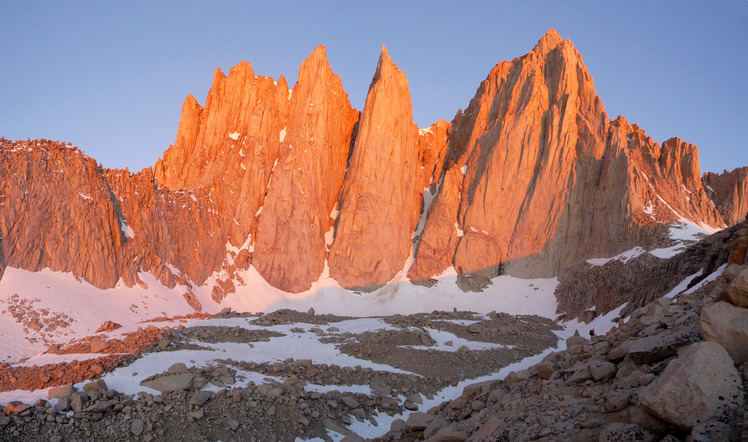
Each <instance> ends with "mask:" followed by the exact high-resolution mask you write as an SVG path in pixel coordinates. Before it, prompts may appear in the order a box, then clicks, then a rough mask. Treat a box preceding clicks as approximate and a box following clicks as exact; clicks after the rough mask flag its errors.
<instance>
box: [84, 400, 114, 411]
mask: <svg viewBox="0 0 748 442" xmlns="http://www.w3.org/2000/svg"><path fill="white" fill-rule="evenodd" d="M117 404H118V401H117V400H116V399H112V400H110V401H98V402H94V403H93V404H91V405H89V406H88V407H86V408H85V409H84V410H83V411H85V412H87V413H105V412H107V411H111V410H112V409H113V408H114V406H115V405H117Z"/></svg>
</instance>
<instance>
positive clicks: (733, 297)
mask: <svg viewBox="0 0 748 442" xmlns="http://www.w3.org/2000/svg"><path fill="white" fill-rule="evenodd" d="M719 299H720V300H724V301H727V302H729V303H730V304H733V305H736V306H738V307H743V308H748V267H743V270H741V271H740V273H738V275H737V276H736V277H735V279H733V281H732V283H730V285H729V286H728V287H727V290H725V291H724V292H722V294H720V296H719Z"/></svg>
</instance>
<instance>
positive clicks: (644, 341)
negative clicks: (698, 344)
mask: <svg viewBox="0 0 748 442" xmlns="http://www.w3.org/2000/svg"><path fill="white" fill-rule="evenodd" d="M696 339H698V334H696V333H694V332H693V331H692V330H690V329H686V330H681V331H670V330H666V331H663V332H662V333H659V334H656V335H653V336H647V337H646V338H641V339H638V340H636V341H634V342H633V343H632V344H631V345H630V346H629V350H628V355H629V356H630V357H631V359H632V360H633V361H634V362H636V363H637V364H650V363H652V362H657V361H661V360H663V359H665V358H668V357H670V356H675V355H676V354H677V352H678V348H679V347H682V346H684V345H688V344H690V343H692V342H694V341H695V340H696Z"/></svg>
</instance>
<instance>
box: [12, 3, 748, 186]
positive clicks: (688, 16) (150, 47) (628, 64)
mask: <svg viewBox="0 0 748 442" xmlns="http://www.w3.org/2000/svg"><path fill="white" fill-rule="evenodd" d="M550 28H555V29H556V30H557V31H558V32H559V33H560V34H561V36H562V37H563V38H568V39H570V40H571V41H572V42H573V43H574V45H575V47H576V48H577V49H578V50H579V52H580V53H581V55H582V58H583V60H584V62H585V64H586V65H587V67H588V69H589V72H590V74H591V75H592V77H593V78H594V80H595V87H596V90H597V93H598V95H599V96H600V98H601V99H602V101H603V103H604V105H605V109H606V111H607V113H608V116H609V117H610V118H611V119H615V118H616V117H617V116H618V115H623V116H624V117H625V118H626V119H627V120H628V121H629V122H631V123H636V124H638V125H639V126H641V127H642V128H643V129H645V130H646V131H647V134H648V135H649V136H651V137H652V138H653V139H654V140H655V141H658V142H660V143H661V142H662V141H664V140H666V139H668V138H670V137H673V136H678V137H681V138H683V139H684V140H685V141H688V142H691V143H694V144H696V145H697V146H698V147H699V150H700V155H701V170H702V172H705V171H715V172H721V171H722V170H723V169H730V170H731V169H733V168H735V167H738V166H746V165H748V145H746V141H745V137H744V132H745V129H746V128H747V127H748V110H747V109H748V86H747V85H746V78H748V1H747V0H698V1H692V0H677V1H671V0H661V1H656V2H652V1H627V2H600V1H576V2H571V1H565V2H558V1H552V2H551V1H521V2H520V1H516V2H515V1H511V2H510V1H497V0H492V1H456V0H455V1H449V2H447V1H430V2H426V1H376V2H359V1H296V2H291V1H211V2H198V1H156V2H153V1H139V0H135V1H127V2H125V1H122V2H101V1H96V2H94V1H90V2H86V1H75V0H73V1H66V2H60V1H29V2H21V1H16V2H14V1H5V2H0V78H2V81H0V136H3V137H5V138H8V139H13V140H15V139H24V140H25V139H27V138H31V139H34V138H47V139H52V140H60V141H68V142H71V143H73V144H74V145H76V146H78V147H80V148H81V149H82V150H83V151H84V152H85V153H86V154H88V155H90V156H92V157H94V158H95V159H96V160H97V161H99V162H100V163H102V164H103V165H104V166H105V167H110V168H115V167H117V168H125V167H128V168H129V169H130V170H131V171H136V170H140V169H141V168H143V167H148V166H151V165H153V164H154V163H155V162H156V160H157V159H158V158H159V157H161V155H162V154H163V152H164V150H166V148H168V147H169V145H170V144H172V143H173V142H174V139H175V137H176V131H177V126H178V124H179V116H180V111H181V106H182V102H183V101H184V98H185V97H186V96H187V95H188V94H190V93H192V94H194V95H195V97H196V98H197V100H198V102H200V103H201V104H204V103H205V97H206V96H207V93H208V90H209V88H210V85H211V80H212V77H213V71H214V70H215V68H216V67H220V68H221V69H222V70H223V72H224V73H228V70H229V68H230V67H231V66H234V65H235V64H237V63H239V62H240V61H242V60H246V61H249V62H250V63H251V64H252V66H253V68H254V72H255V74H256V75H263V76H269V77H273V78H276V79H277V78H278V77H279V76H280V75H283V76H284V77H286V79H287V80H288V82H289V84H290V85H293V84H294V83H295V81H296V78H297V73H298V68H299V65H300V64H301V62H302V61H303V60H304V59H305V58H306V57H307V56H308V55H309V54H310V53H311V52H312V50H313V49H314V48H315V47H316V46H318V45H325V46H326V47H327V56H328V59H329V61H330V65H331V67H332V69H333V71H334V72H335V73H336V74H338V75H339V76H340V77H341V79H342V81H343V87H344V88H345V90H346V92H347V93H348V96H349V99H350V101H351V104H352V105H353V106H354V107H355V108H357V109H359V110H361V109H362V108H363V104H364V101H365V99H366V92H367V90H368V86H369V83H370V82H371V78H372V76H373V74H374V70H375V68H376V64H377V60H378V58H379V53H380V50H381V45H383V44H384V45H385V46H387V48H388V49H389V54H390V56H391V57H392V59H393V61H395V62H396V63H397V65H398V67H399V68H400V69H401V70H403V71H404V72H405V74H406V75H407V77H408V81H409V85H410V92H411V96H412V100H413V116H414V119H415V122H416V124H417V125H418V126H419V127H425V126H428V125H430V124H431V123H433V122H435V121H437V120H439V119H442V118H444V119H446V120H447V121H450V120H452V118H453V117H454V115H455V113H456V112H457V110H458V109H464V108H465V107H467V105H468V103H469V101H470V99H471V98H472V97H473V95H474V94H475V91H476V89H477V88H478V86H479V85H480V82H481V81H482V80H483V79H485V77H486V76H487V75H488V72H489V71H490V70H491V68H492V67H493V66H494V65H495V64H496V63H498V62H500V61H503V60H511V59H513V58H515V57H518V56H521V55H524V54H526V53H527V52H528V51H530V50H531V49H532V48H533V47H534V46H535V44H536V43H537V41H538V39H539V38H540V37H542V36H543V34H544V33H545V32H546V31H547V30H548V29H550Z"/></svg>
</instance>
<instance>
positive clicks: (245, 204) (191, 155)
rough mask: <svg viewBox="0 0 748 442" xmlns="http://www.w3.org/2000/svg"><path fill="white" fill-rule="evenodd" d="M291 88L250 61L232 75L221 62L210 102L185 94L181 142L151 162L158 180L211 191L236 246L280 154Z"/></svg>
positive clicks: (250, 225)
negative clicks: (258, 73) (257, 71)
mask: <svg viewBox="0 0 748 442" xmlns="http://www.w3.org/2000/svg"><path fill="white" fill-rule="evenodd" d="M290 95H291V92H290V91H289V89H288V85H287V84H286V80H285V79H284V78H283V77H281V78H280V79H279V80H278V81H277V82H276V81H274V80H273V79H272V78H266V77H262V76H255V75H254V72H253V70H252V66H251V65H250V64H249V63H247V62H241V63H239V64H238V65H236V66H234V67H233V68H231V70H230V72H229V75H228V77H226V76H225V75H224V74H223V73H222V72H221V70H220V69H216V71H215V74H214V75H213V86H212V87H211V89H210V91H209V92H208V98H207V99H206V103H205V108H201V107H200V105H199V104H197V102H196V101H195V99H194V97H192V96H191V95H190V96H188V97H187V99H186V100H185V103H184V105H183V106H182V118H181V120H180V123H179V129H178V131H177V138H176V141H175V142H174V145H173V146H171V147H170V148H169V149H168V150H167V151H166V152H164V156H163V159H161V160H159V161H158V162H157V163H156V165H155V166H154V167H153V174H154V177H155V180H156V182H157V183H158V185H159V186H163V187H167V188H169V189H172V190H174V191H178V190H183V191H196V190H198V189H201V190H202V192H204V193H205V194H208V195H210V197H211V199H212V200H213V201H214V203H215V206H216V209H217V211H218V212H219V213H220V214H221V218H222V221H223V225H222V230H223V231H224V232H225V233H224V234H223V235H224V236H228V239H229V241H231V243H232V244H233V245H234V246H237V247H238V246H241V245H242V244H243V243H244V242H245V240H246V239H247V238H248V236H249V235H250V234H251V233H252V231H253V230H252V229H253V227H254V226H255V221H256V213H257V211H258V210H259V209H260V207H262V204H263V200H264V198H265V193H266V191H267V188H268V183H269V181H270V176H271V174H272V171H273V166H274V164H276V160H278V158H279V149H280V144H281V141H280V139H281V138H282V136H281V133H282V132H283V129H284V127H285V126H286V124H287V119H288V112H289V109H290V100H289V98H290ZM224 244H225V241H224Z"/></svg>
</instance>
